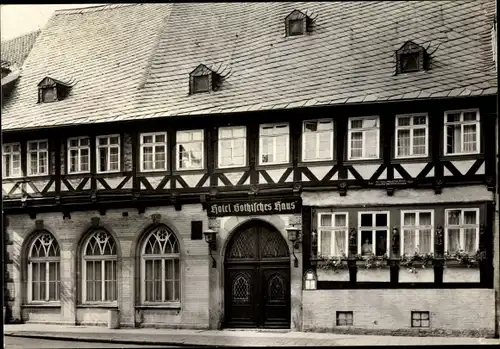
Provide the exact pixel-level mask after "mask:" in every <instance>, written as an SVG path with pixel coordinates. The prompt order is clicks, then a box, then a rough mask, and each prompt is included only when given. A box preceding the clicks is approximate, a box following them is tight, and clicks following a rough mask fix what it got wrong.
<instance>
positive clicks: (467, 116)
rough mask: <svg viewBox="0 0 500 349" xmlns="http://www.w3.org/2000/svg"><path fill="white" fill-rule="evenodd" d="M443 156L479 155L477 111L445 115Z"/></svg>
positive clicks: (455, 112) (447, 113) (454, 112)
mask: <svg viewBox="0 0 500 349" xmlns="http://www.w3.org/2000/svg"><path fill="white" fill-rule="evenodd" d="M444 128H445V154H447V155H450V154H475V153H479V139H480V137H479V131H480V130H479V111H478V110H473V111H453V112H446V113H445V122H444Z"/></svg>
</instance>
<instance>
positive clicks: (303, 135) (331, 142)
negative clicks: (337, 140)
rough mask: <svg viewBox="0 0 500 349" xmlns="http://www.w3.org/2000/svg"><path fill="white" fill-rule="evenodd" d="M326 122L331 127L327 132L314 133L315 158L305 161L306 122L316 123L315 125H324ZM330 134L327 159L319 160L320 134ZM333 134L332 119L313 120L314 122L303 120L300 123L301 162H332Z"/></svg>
mask: <svg viewBox="0 0 500 349" xmlns="http://www.w3.org/2000/svg"><path fill="white" fill-rule="evenodd" d="M326 121H328V122H329V123H330V124H331V125H332V129H331V130H328V131H316V132H314V133H315V136H316V137H315V138H316V157H315V158H314V159H306V156H305V154H306V145H305V144H306V137H305V134H306V122H316V123H326ZM328 132H329V133H330V156H329V157H328V158H319V149H320V147H319V144H320V141H319V140H320V134H323V133H328ZM333 132H334V124H333V119H314V120H304V121H303V122H302V161H303V162H313V161H331V160H333V151H334V149H335V147H334V144H333Z"/></svg>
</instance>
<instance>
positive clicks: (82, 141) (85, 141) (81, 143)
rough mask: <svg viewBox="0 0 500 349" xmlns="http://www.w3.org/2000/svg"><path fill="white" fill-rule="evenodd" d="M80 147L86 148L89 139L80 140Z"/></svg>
mask: <svg viewBox="0 0 500 349" xmlns="http://www.w3.org/2000/svg"><path fill="white" fill-rule="evenodd" d="M80 145H81V146H83V147H86V146H88V145H89V139H88V138H80Z"/></svg>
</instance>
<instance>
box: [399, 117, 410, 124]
mask: <svg viewBox="0 0 500 349" xmlns="http://www.w3.org/2000/svg"><path fill="white" fill-rule="evenodd" d="M410 120H411V118H410V117H409V116H405V117H399V118H398V126H410Z"/></svg>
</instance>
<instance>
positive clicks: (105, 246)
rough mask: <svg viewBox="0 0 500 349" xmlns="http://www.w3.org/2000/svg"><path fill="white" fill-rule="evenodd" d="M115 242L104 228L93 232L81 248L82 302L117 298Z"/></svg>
mask: <svg viewBox="0 0 500 349" xmlns="http://www.w3.org/2000/svg"><path fill="white" fill-rule="evenodd" d="M117 257H118V256H117V252H116V242H115V240H114V239H113V237H112V236H111V234H110V233H108V232H107V231H105V230H101V229H99V230H97V231H95V232H93V233H92V234H91V235H90V237H89V238H88V239H87V240H86V243H85V245H84V248H83V263H82V269H83V270H82V285H83V290H82V296H83V297H82V298H83V302H84V303H89V302H115V301H116V300H117V293H118V292H117V282H116V280H117V278H116V270H117V268H116V261H117Z"/></svg>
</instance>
